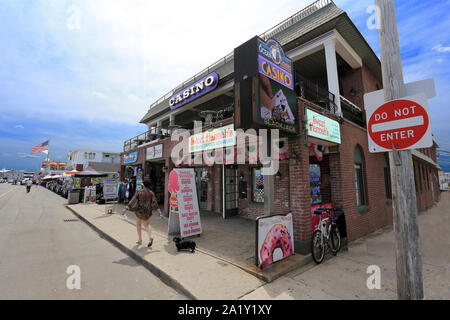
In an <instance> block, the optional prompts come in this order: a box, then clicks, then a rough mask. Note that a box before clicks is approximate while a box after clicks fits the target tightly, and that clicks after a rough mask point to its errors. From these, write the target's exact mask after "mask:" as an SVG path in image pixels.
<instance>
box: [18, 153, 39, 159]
mask: <svg viewBox="0 0 450 320" xmlns="http://www.w3.org/2000/svg"><path fill="white" fill-rule="evenodd" d="M17 154H18V155H19V157H21V158H40V157H39V156H36V155H33V154H26V153H23V152H18V153H17Z"/></svg>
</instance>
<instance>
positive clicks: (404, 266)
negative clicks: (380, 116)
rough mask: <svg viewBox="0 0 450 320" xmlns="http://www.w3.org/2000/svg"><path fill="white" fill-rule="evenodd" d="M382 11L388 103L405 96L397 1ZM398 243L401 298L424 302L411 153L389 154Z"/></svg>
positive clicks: (383, 0)
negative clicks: (396, 8)
mask: <svg viewBox="0 0 450 320" xmlns="http://www.w3.org/2000/svg"><path fill="white" fill-rule="evenodd" d="M375 3H376V6H377V10H379V17H380V19H381V21H380V29H379V37H380V51H381V65H382V73H383V86H384V92H385V101H390V100H395V99H399V98H402V97H404V96H405V84H404V80H403V70H402V60H401V55H400V43H399V37H398V29H397V21H396V16H395V6H394V1H393V0H375ZM389 162H390V168H391V180H392V196H393V199H392V200H393V201H392V203H393V209H394V234H395V243H396V271H397V296H398V299H401V300H409V299H411V300H421V299H423V282H422V255H421V250H420V244H419V226H418V212H417V202H416V190H415V184H414V171H413V170H414V169H413V161H412V155H411V152H410V151H409V150H405V151H397V150H395V148H394V149H393V151H392V152H390V153H389Z"/></svg>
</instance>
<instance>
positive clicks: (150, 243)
mask: <svg viewBox="0 0 450 320" xmlns="http://www.w3.org/2000/svg"><path fill="white" fill-rule="evenodd" d="M152 244H153V238H151V239H150V242H149V243H148V245H147V247H149V248H150V247H151V246H152Z"/></svg>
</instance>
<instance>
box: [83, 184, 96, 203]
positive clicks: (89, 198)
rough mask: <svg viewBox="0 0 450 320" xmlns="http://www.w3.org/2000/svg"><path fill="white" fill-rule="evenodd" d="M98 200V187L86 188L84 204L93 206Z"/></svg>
mask: <svg viewBox="0 0 450 320" xmlns="http://www.w3.org/2000/svg"><path fill="white" fill-rule="evenodd" d="M95 200H96V187H95V186H90V187H84V201H83V202H84V203H87V204H91V203H95Z"/></svg>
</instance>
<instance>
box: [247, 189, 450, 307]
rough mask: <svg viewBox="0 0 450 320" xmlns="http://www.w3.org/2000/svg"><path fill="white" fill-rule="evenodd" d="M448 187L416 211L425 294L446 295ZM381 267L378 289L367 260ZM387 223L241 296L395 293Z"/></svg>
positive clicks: (449, 273)
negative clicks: (332, 253) (423, 209)
mask: <svg viewBox="0 0 450 320" xmlns="http://www.w3.org/2000/svg"><path fill="white" fill-rule="evenodd" d="M449 208H450V193H443V194H442V197H441V202H440V203H439V204H438V205H437V206H435V207H433V208H431V209H429V210H428V211H426V212H423V213H421V214H420V215H419V235H420V245H421V250H422V264H423V270H422V271H423V283H424V293H425V299H450V280H449V279H450V250H449V248H450V236H449V235H450V209H449ZM372 265H376V266H379V267H380V271H381V289H379V290H378V289H373V290H369V289H368V288H367V285H366V282H367V279H368V278H369V276H370V274H368V273H367V268H368V267H369V266H372ZM396 288H397V287H396V272H395V244H394V234H393V232H392V227H386V228H383V229H381V230H377V231H375V232H373V233H371V234H369V235H367V236H366V237H363V238H361V239H358V240H356V241H353V242H351V243H350V245H349V248H348V251H344V252H340V253H339V254H338V256H336V257H332V258H330V259H327V260H325V261H324V262H323V263H322V264H320V265H316V264H314V263H311V264H309V265H308V266H305V267H303V268H302V269H298V270H295V271H293V272H291V273H290V274H287V275H286V276H284V277H281V278H279V279H277V280H275V281H274V282H272V283H269V284H266V285H264V286H262V287H260V288H258V289H256V290H255V291H253V292H251V293H249V294H248V295H247V296H245V297H243V299H250V300H255V299H308V300H309V299H333V300H334V299H397V289H396Z"/></svg>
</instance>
